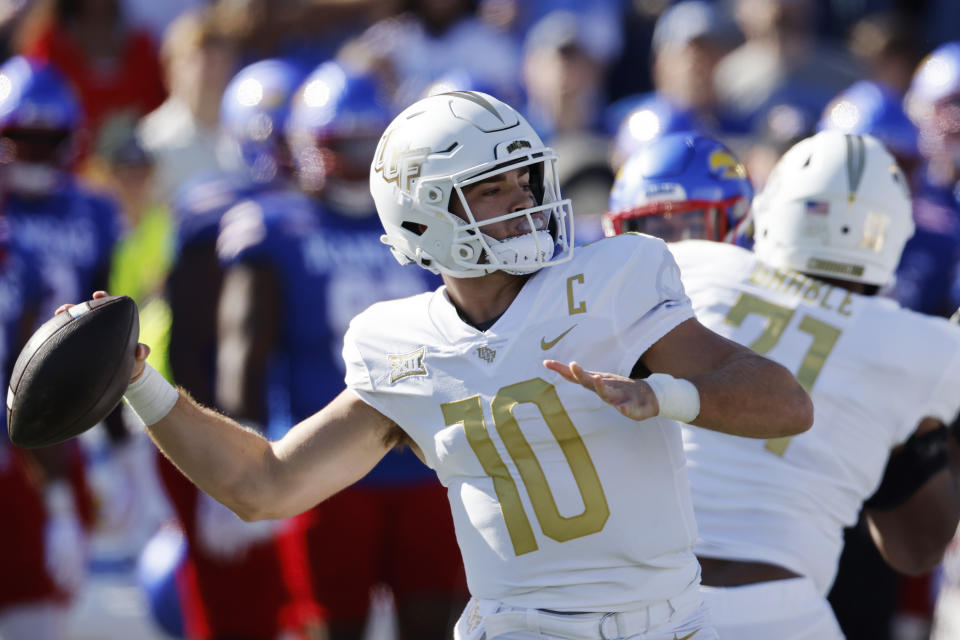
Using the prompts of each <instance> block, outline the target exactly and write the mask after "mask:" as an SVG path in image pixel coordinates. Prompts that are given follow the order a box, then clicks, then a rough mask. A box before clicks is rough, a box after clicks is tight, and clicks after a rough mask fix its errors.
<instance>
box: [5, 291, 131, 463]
mask: <svg viewBox="0 0 960 640" xmlns="http://www.w3.org/2000/svg"><path fill="white" fill-rule="evenodd" d="M139 337H140V319H139V312H138V311H137V305H136V303H135V302H134V301H133V299H131V298H129V297H127V296H107V297H105V298H98V299H96V300H88V301H86V302H82V303H80V304H77V305H74V306H73V307H71V308H70V309H68V310H67V311H64V312H63V313H60V314H57V315H55V316H54V317H53V318H51V319H50V320H47V321H46V322H45V323H44V324H43V325H42V326H41V327H40V328H39V329H37V331H36V332H35V333H34V334H33V336H31V337H30V340H29V341H28V342H27V344H26V346H24V348H23V351H21V352H20V355H19V357H18V358H17V362H16V364H15V365H14V367H13V373H12V374H11V376H10V388H9V389H8V390H7V432H8V433H9V435H10V441H11V442H13V444H15V445H17V446H19V447H24V448H27V449H34V448H37V447H46V446H50V445H53V444H57V443H59V442H63V441H64V440H68V439H70V438H72V437H74V436H76V435H79V434H81V433H83V432H84V431H86V430H87V429H89V428H90V427H92V426H94V425H95V424H97V423H98V422H100V421H101V420H103V419H104V418H105V417H107V414H109V413H110V412H111V411H112V410H113V409H114V407H116V406H117V404H119V402H120V399H121V398H122V397H123V392H124V390H125V389H126V388H127V384H128V382H129V381H130V375H131V374H132V372H133V365H134V354H135V352H136V349H137V341H138V339H139Z"/></svg>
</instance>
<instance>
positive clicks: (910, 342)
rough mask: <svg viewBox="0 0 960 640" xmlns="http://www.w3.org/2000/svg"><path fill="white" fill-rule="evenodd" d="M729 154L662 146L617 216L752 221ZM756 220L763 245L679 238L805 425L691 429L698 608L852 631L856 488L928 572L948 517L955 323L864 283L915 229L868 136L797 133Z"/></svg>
mask: <svg viewBox="0 0 960 640" xmlns="http://www.w3.org/2000/svg"><path fill="white" fill-rule="evenodd" d="M731 155H732V154H730V152H729V151H728V150H727V149H726V148H725V147H723V146H722V145H721V144H720V143H718V142H716V141H713V140H710V139H709V138H704V137H702V136H696V135H690V134H679V135H674V136H665V137H663V138H661V139H659V140H658V141H656V142H654V143H652V144H651V145H649V146H648V147H647V148H645V149H644V150H642V151H640V152H639V153H638V154H636V155H635V156H634V157H633V158H631V159H630V161H629V162H628V163H627V165H626V166H625V167H624V169H623V171H622V172H621V174H620V176H619V177H618V180H617V183H616V185H615V187H614V189H613V191H612V194H611V207H610V213H608V214H607V216H606V219H607V226H608V228H609V229H610V231H611V232H625V231H631V230H646V231H657V232H662V231H665V232H667V233H670V234H672V235H678V236H682V235H683V231H682V230H679V231H678V228H677V226H676V223H677V222H678V220H677V219H676V217H675V216H670V215H669V214H670V212H671V211H682V212H684V213H683V216H685V219H684V220H681V221H680V222H682V223H683V224H681V225H680V228H681V229H682V228H686V229H687V230H688V231H691V230H692V237H706V238H708V239H711V240H717V239H720V237H719V236H717V235H707V234H705V233H700V232H699V231H698V230H709V229H710V228H711V226H710V224H704V220H705V219H706V220H711V219H712V220H715V219H717V218H720V219H722V218H727V221H726V224H727V226H731V227H732V226H734V225H735V224H736V223H737V222H738V221H742V219H743V218H742V212H743V211H744V208H743V207H742V206H738V207H731V206H730V205H731V204H733V201H727V200H725V198H726V197H728V196H727V195H726V194H728V193H729V192H731V190H733V191H736V190H737V189H738V187H737V186H736V183H737V182H738V181H740V180H742V179H744V178H745V173H744V172H743V171H742V169H741V170H737V171H729V164H730V163H729V158H730V157H731ZM718 158H721V159H723V162H717V161H716V160H717V159H718ZM731 185H733V186H731ZM740 190H741V191H742V189H740ZM711 192H712V193H713V194H714V195H713V196H709V195H704V194H710V193H711ZM697 193H699V194H700V195H699V196H694V195H693V194H697ZM664 194H667V195H666V196H664ZM693 200H699V201H700V202H699V204H698V205H697V206H690V202H691V201H693ZM710 200H713V202H710ZM665 214H667V217H665ZM752 217H753V223H754V225H755V238H756V244H755V247H754V252H750V251H748V250H746V249H743V248H740V247H737V246H733V245H731V244H724V243H721V242H708V241H704V240H684V241H681V242H675V243H671V244H670V245H669V246H670V250H671V252H672V253H673V254H674V256H675V257H676V259H677V263H678V264H679V266H680V269H681V273H682V277H683V281H684V284H685V286H686V290H687V293H688V295H689V296H690V298H691V299H692V301H693V306H694V310H695V311H696V314H697V318H698V319H699V320H700V321H701V322H702V323H703V324H704V325H706V326H707V327H710V328H711V329H713V330H714V331H716V332H718V333H720V334H722V335H724V336H726V337H728V338H730V339H732V340H736V341H737V342H739V343H741V344H744V345H747V346H749V347H750V348H752V349H754V350H755V351H757V352H759V353H763V354H765V355H767V356H769V357H770V358H772V359H774V360H776V361H777V362H780V363H781V364H783V365H784V366H786V367H788V368H790V369H791V370H792V371H794V373H795V374H796V375H797V378H798V379H799V381H800V382H801V384H803V386H804V388H806V389H807V391H808V392H810V394H811V397H812V399H813V402H814V426H813V428H811V429H810V430H809V431H808V432H807V433H804V434H802V435H800V436H797V437H786V438H772V439H768V440H766V441H763V440H747V439H744V438H735V437H730V436H729V435H726V434H721V433H716V432H711V431H707V430H704V429H696V428H689V427H684V428H683V439H684V450H685V452H686V455H687V459H688V464H689V476H690V483H691V488H692V493H693V501H694V512H695V514H696V517H697V524H698V526H699V533H700V539H699V540H698V542H697V545H696V547H695V550H696V553H697V556H698V557H699V558H700V561H701V564H702V566H703V576H702V582H703V585H704V587H703V591H704V594H705V601H706V602H707V604H708V606H709V608H710V610H711V615H712V617H713V622H714V625H715V627H716V629H717V631H718V632H719V633H720V636H721V637H722V638H737V639H738V640H761V639H763V640H767V639H769V638H778V639H790V640H801V639H810V640H831V639H836V638H842V637H843V634H842V632H841V630H840V628H839V626H838V624H837V622H836V620H835V618H834V616H833V613H832V611H831V609H830V606H829V603H828V602H827V600H826V597H825V596H826V594H827V592H828V591H829V589H830V585H831V583H832V582H833V579H834V576H835V573H836V568H837V561H838V558H839V555H840V551H841V547H842V544H843V528H844V527H846V526H850V525H852V524H853V523H854V522H856V520H857V515H858V513H859V511H860V509H861V506H862V505H863V503H864V501H865V500H866V504H865V507H866V511H865V513H866V515H867V517H868V519H869V522H870V525H871V530H872V533H873V535H874V538H875V541H876V544H877V546H878V548H879V549H880V551H881V553H883V555H884V557H885V558H886V559H887V561H888V562H889V563H890V564H891V565H892V566H893V567H894V568H896V569H898V570H900V571H903V572H905V573H919V572H923V571H926V570H929V569H930V568H931V567H933V566H934V564H936V562H937V561H938V559H939V558H940V556H941V554H942V553H943V550H944V548H945V546H946V544H947V543H948V542H949V540H950V538H951V535H952V533H953V531H954V530H955V529H956V525H957V521H958V517H960V494H958V491H957V483H956V479H955V477H951V474H950V470H949V468H948V450H950V449H956V446H957V445H956V441H955V439H954V438H953V437H948V431H947V428H946V427H945V425H950V424H952V423H953V421H954V419H955V418H956V416H957V412H958V408H960V389H958V388H957V384H958V383H957V381H958V380H960V329H958V328H957V327H956V326H953V325H951V324H949V323H948V322H947V321H946V320H943V319H940V318H933V317H928V316H923V315H920V314H917V313H914V312H912V311H908V310H905V309H902V308H900V307H899V305H897V304H896V303H895V302H893V301H892V300H889V299H886V298H880V297H873V296H872V295H871V294H874V293H876V291H877V288H878V287H879V286H882V285H884V284H887V283H889V282H890V280H891V279H892V277H893V273H894V269H895V268H896V265H897V262H898V260H899V257H900V252H901V250H902V249H903V245H904V243H905V242H906V240H907V238H909V237H910V235H911V234H912V232H913V221H912V217H911V208H910V197H909V194H908V192H907V185H906V181H905V179H904V176H903V174H902V173H901V172H900V169H899V168H898V167H897V166H896V163H895V161H894V159H893V157H892V156H891V155H890V154H889V153H887V151H886V150H885V149H884V148H883V147H882V146H881V145H880V143H879V142H877V141H876V140H875V139H874V138H872V137H869V136H857V135H844V134H842V133H839V132H824V133H820V134H818V135H816V136H814V137H812V138H808V139H806V140H804V141H801V142H800V143H798V144H797V145H796V146H795V147H793V148H792V149H791V150H790V151H788V152H787V153H786V154H785V155H784V157H783V158H782V159H781V160H780V162H779V164H778V165H777V167H776V169H775V171H774V173H773V174H772V175H771V177H770V181H769V182H768V184H767V186H766V188H765V190H764V191H763V192H762V193H761V194H760V195H759V196H758V197H757V199H756V201H755V202H754V203H753V209H752ZM691 221H692V222H694V223H696V224H689V223H690V222H691ZM716 226H717V225H716V223H714V224H713V227H716ZM687 235H688V237H689V236H690V235H691V234H690V233H688V234H687ZM885 468H886V472H884V469H885ZM878 486H879V490H878ZM871 496H872V497H871ZM868 498H869V499H868Z"/></svg>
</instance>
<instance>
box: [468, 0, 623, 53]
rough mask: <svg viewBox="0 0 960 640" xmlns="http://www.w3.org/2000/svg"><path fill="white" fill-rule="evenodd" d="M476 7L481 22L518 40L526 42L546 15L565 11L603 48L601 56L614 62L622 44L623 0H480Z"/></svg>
mask: <svg viewBox="0 0 960 640" xmlns="http://www.w3.org/2000/svg"><path fill="white" fill-rule="evenodd" d="M476 4H477V11H478V15H479V16H480V18H481V19H482V20H483V21H484V22H486V23H487V24H489V25H490V26H492V27H494V28H495V29H497V30H499V31H503V32H506V33H508V34H510V36H511V37H513V38H514V39H516V40H518V41H523V40H524V39H526V37H527V36H528V35H529V33H530V30H531V29H532V28H533V27H534V25H536V24H537V23H538V22H540V21H541V20H542V19H543V18H545V17H546V16H547V15H548V14H550V13H553V12H555V11H564V12H566V13H572V14H574V15H575V16H576V17H577V22H579V23H580V25H581V27H582V28H583V29H584V30H585V31H587V32H588V33H590V37H591V39H592V40H593V41H594V42H595V43H597V46H598V47H602V48H603V51H602V56H601V57H603V58H605V59H607V60H612V59H614V58H615V57H617V55H619V54H620V50H621V47H622V45H623V40H622V36H621V33H622V32H621V30H620V20H621V16H622V9H623V5H624V2H623V1H622V0H523V1H520V0H479V1H478V2H477V3H476Z"/></svg>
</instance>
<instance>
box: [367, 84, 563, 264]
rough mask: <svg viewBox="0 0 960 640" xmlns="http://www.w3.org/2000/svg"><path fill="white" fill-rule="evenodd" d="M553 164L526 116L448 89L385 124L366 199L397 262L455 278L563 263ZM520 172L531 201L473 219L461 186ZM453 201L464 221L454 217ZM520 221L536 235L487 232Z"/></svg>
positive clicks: (559, 206)
mask: <svg viewBox="0 0 960 640" xmlns="http://www.w3.org/2000/svg"><path fill="white" fill-rule="evenodd" d="M556 160H557V158H556V155H555V154H554V152H553V151H552V150H551V149H550V148H549V147H546V146H544V144H543V142H542V141H541V140H540V136H538V135H537V134H536V132H535V131H534V130H533V128H532V127H531V126H530V125H529V124H528V123H527V121H526V120H524V118H523V116H521V115H520V114H519V113H517V111H516V110H514V109H513V108H512V107H510V106H508V105H507V104H505V103H503V102H501V101H500V100H498V99H496V98H494V97H493V96H490V95H487V94H485V93H480V92H476V91H453V92H450V93H442V94H438V95H434V96H430V97H427V98H424V99H422V100H420V101H418V102H416V103H414V104H413V105H411V106H410V107H408V108H407V109H405V110H404V111H403V112H402V113H401V114H400V115H398V116H397V117H396V118H395V119H394V120H393V122H392V123H391V124H390V126H389V127H387V130H386V131H385V132H384V134H383V136H382V137H381V138H380V143H379V145H378V146H377V152H376V154H375V156H374V160H373V163H372V164H371V166H370V193H371V194H372V195H373V199H374V202H376V205H377V212H378V213H379V215H380V221H381V222H382V223H383V228H384V231H385V232H386V233H385V235H384V236H383V237H382V238H381V240H382V241H383V243H384V244H387V245H389V246H390V248H391V250H392V251H393V255H394V256H395V257H396V258H397V260H399V261H400V263H401V264H409V263H411V262H415V263H417V264H419V265H420V266H422V267H424V268H425V269H429V270H430V271H433V272H434V273H445V274H448V275H451V276H455V277H458V278H472V277H477V276H482V275H485V274H488V273H492V272H494V271H498V270H502V271H506V272H508V273H514V274H521V273H531V272H533V271H536V270H537V269H540V268H541V267H544V266H546V265H553V264H558V263H560V262H565V261H566V260H569V259H570V257H571V256H572V252H573V209H572V207H571V204H570V200H565V199H562V198H561V196H560V187H559V184H558V178H557V169H556ZM524 166H527V167H529V168H530V184H531V186H532V187H533V192H534V199H535V200H536V201H537V204H536V205H535V206H533V207H530V208H527V209H523V210H521V211H513V212H504V215H502V216H497V217H496V218H493V219H491V220H485V221H483V222H477V220H476V219H475V218H474V214H473V213H472V212H471V211H470V207H469V205H468V203H467V201H466V198H465V197H464V193H463V189H464V187H467V186H469V185H471V184H474V183H476V182H480V181H482V180H485V179H488V178H490V177H491V176H494V175H496V174H498V173H501V172H504V171H508V170H511V169H517V168H519V167H524ZM453 198H459V200H460V202H461V204H462V205H463V209H464V211H465V213H466V216H467V219H466V220H464V219H462V218H460V217H458V216H456V215H454V214H453V213H451V212H450V211H451V204H452V203H453V200H452V199H453ZM541 211H542V212H544V213H546V214H547V217H548V221H547V226H546V229H543V230H540V231H536V229H537V228H538V226H537V225H536V224H535V223H534V219H533V218H532V217H531V216H532V214H535V213H537V212H541ZM521 216H526V217H527V223H528V224H529V228H530V229H534V230H535V231H533V232H530V233H525V234H523V235H520V236H516V237H512V238H507V239H504V240H500V241H498V240H495V239H494V238H492V237H490V236H489V235H487V234H486V233H484V232H483V229H484V227H485V226H486V225H489V224H493V223H498V222H503V221H504V220H508V219H512V218H517V217H521ZM540 226H541V227H542V223H541V225H540Z"/></svg>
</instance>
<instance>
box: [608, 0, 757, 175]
mask: <svg viewBox="0 0 960 640" xmlns="http://www.w3.org/2000/svg"><path fill="white" fill-rule="evenodd" d="M740 40H741V37H740V34H739V32H738V31H737V27H736V25H735V24H734V23H733V21H732V20H731V19H730V18H729V17H728V16H727V15H726V14H724V13H723V12H722V11H721V10H720V9H719V8H718V7H717V6H716V5H715V4H713V3H711V2H707V1H706V0H686V1H684V2H680V3H677V4H675V5H673V6H672V7H670V8H669V9H667V10H666V11H665V12H664V13H663V14H662V15H661V16H660V18H659V19H658V20H657V22H656V25H655V27H654V31H653V39H652V46H651V48H652V52H653V83H654V87H655V91H654V92H652V93H646V94H641V95H633V96H627V97H626V98H622V99H620V100H618V101H617V102H615V103H614V104H612V105H611V106H610V107H608V108H607V110H606V114H605V116H604V117H605V120H606V127H607V129H608V130H610V131H616V139H615V146H614V148H613V152H612V156H611V164H612V165H613V168H614V170H617V169H618V168H619V167H620V166H621V165H622V163H623V161H624V160H625V159H626V158H627V157H629V156H630V155H631V154H632V153H633V152H634V151H635V150H636V149H637V148H638V147H639V146H640V145H642V144H644V143H645V142H649V141H650V140H652V139H653V138H655V137H658V136H661V135H664V134H667V133H672V132H678V131H686V130H697V131H701V132H704V133H709V134H711V135H714V136H717V137H724V135H725V134H726V135H730V134H734V133H741V132H742V130H743V124H742V123H740V122H736V121H734V120H733V119H732V118H731V117H730V116H729V114H726V113H724V112H723V111H722V110H721V109H720V107H719V105H718V103H717V95H716V91H715V89H714V70H715V68H716V66H717V64H718V63H719V61H720V59H721V58H722V57H723V56H724V55H725V54H727V53H729V52H730V51H731V50H732V49H733V47H734V46H736V44H737V43H738V42H739V41H740Z"/></svg>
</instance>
